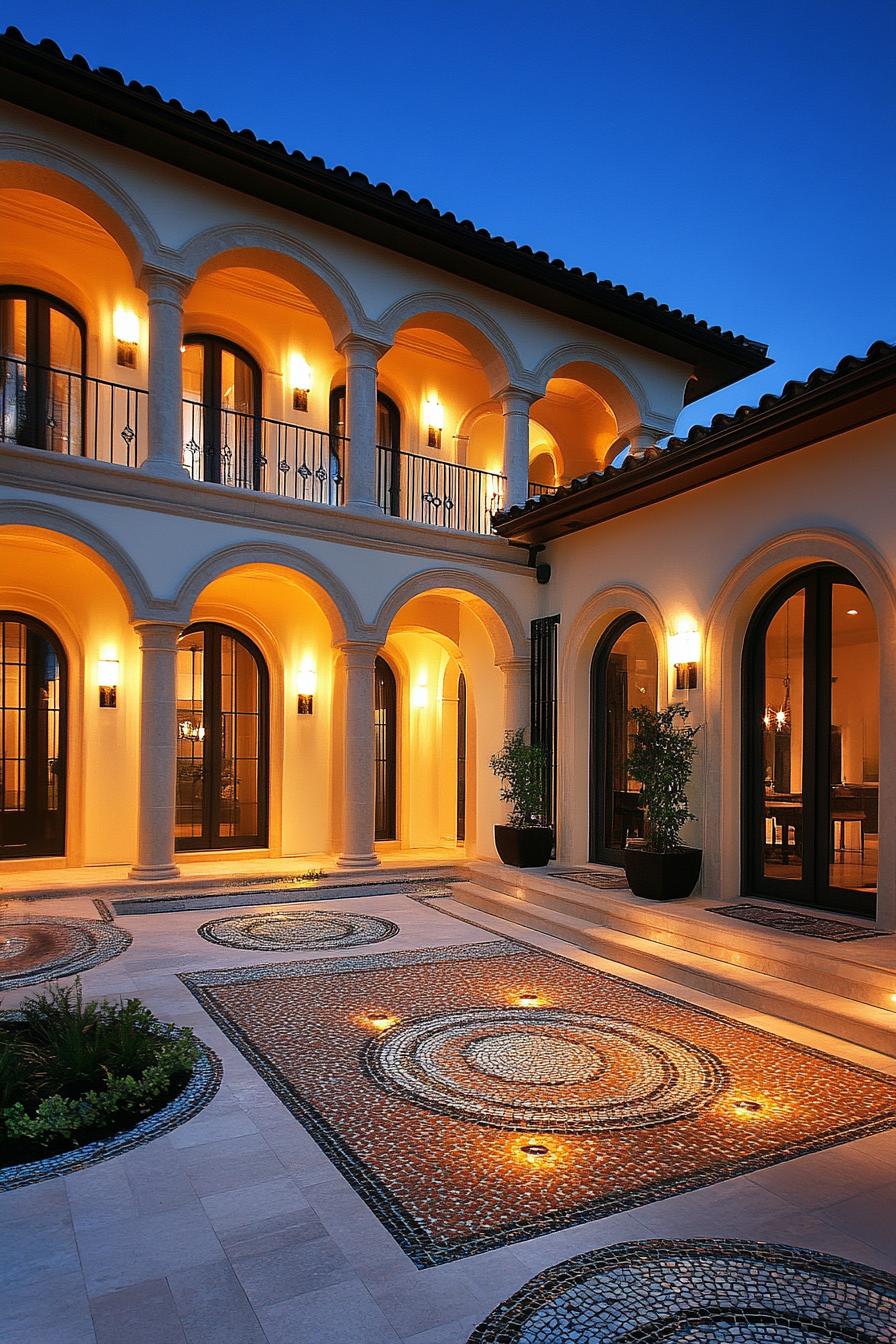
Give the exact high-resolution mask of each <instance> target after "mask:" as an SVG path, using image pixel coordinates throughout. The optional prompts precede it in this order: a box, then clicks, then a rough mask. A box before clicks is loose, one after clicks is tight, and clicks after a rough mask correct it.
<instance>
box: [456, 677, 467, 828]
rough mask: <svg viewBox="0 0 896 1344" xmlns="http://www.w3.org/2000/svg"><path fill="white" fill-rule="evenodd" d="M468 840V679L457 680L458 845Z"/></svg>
mask: <svg viewBox="0 0 896 1344" xmlns="http://www.w3.org/2000/svg"><path fill="white" fill-rule="evenodd" d="M466 838H467V679H466V677H465V676H464V674H463V672H461V673H460V674H459V675H458V678H457V843H458V844H459V845H462V844H463V843H464V841H465V840H466Z"/></svg>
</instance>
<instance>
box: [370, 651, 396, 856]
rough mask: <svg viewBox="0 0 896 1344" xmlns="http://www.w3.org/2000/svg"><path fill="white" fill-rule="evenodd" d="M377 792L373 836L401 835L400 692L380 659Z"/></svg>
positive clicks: (376, 680)
mask: <svg viewBox="0 0 896 1344" xmlns="http://www.w3.org/2000/svg"><path fill="white" fill-rule="evenodd" d="M373 732H374V769H375V780H376V795H375V809H374V838H375V839H376V840H396V839H397V838H398V830H397V827H398V693H397V687H396V684H395V673H394V672H393V671H392V668H391V667H390V666H389V664H388V663H387V662H386V659H385V658H377V660H376V666H375V670H374V699H373Z"/></svg>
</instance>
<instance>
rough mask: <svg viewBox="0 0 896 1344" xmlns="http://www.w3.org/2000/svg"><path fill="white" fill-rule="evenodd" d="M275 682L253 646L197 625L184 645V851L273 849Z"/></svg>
mask: <svg viewBox="0 0 896 1344" xmlns="http://www.w3.org/2000/svg"><path fill="white" fill-rule="evenodd" d="M267 744H268V676H267V668H266V667H265V664H264V659H263V658H262V656H261V654H260V652H259V651H258V649H257V648H256V647H255V645H254V644H253V643H252V641H251V640H250V639H247V638H246V636H245V635H242V634H240V633H239V632H238V631H236V630H231V629H230V628H229V626H226V625H214V624H211V623H208V622H207V623H203V624H200V625H191V626H189V628H188V629H186V630H185V631H184V633H183V634H182V635H181V637H180V639H179V640H178V645H177V807H176V816H175V845H176V847H177V848H178V849H236V848H239V849H243V848H250V849H252V848H260V847H262V846H264V845H266V844H267V838H268V837H267V811H268V751H267Z"/></svg>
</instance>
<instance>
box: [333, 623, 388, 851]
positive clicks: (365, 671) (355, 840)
mask: <svg viewBox="0 0 896 1344" xmlns="http://www.w3.org/2000/svg"><path fill="white" fill-rule="evenodd" d="M337 647H338V648H339V650H340V652H341V653H342V659H343V669H344V683H343V694H344V697H345V699H344V713H343V715H342V732H343V743H342V845H341V850H340V854H339V858H338V863H339V867H340V868H368V867H370V866H371V865H373V864H378V863H379V859H378V858H377V856H376V853H375V852H374V847H373V844H374V821H375V819H374V797H375V788H376V781H375V777H374V741H373V714H374V698H373V697H374V665H375V663H376V657H377V654H378V653H379V645H378V644H360V643H352V642H346V643H343V644H339V645H338V646H337Z"/></svg>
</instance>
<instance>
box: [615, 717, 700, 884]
mask: <svg viewBox="0 0 896 1344" xmlns="http://www.w3.org/2000/svg"><path fill="white" fill-rule="evenodd" d="M688 715H689V710H688V709H687V706H686V705H682V704H672V705H669V706H668V707H667V708H666V709H661V710H658V711H657V710H652V709H648V708H646V706H638V707H637V708H635V709H633V710H632V712H631V718H632V722H633V723H634V725H635V737H634V741H633V744H632V748H631V751H630V753H629V758H628V772H629V774H630V775H631V777H632V778H633V779H636V780H638V781H639V783H640V784H641V802H642V805H643V807H644V815H645V819H646V826H645V839H644V840H643V841H639V842H637V843H636V844H631V842H630V843H629V844H628V845H626V847H625V849H624V850H623V851H622V861H623V864H624V867H625V876H626V878H627V880H628V884H629V886H630V887H631V889H632V891H633V892H634V893H635V895H636V896H643V897H646V898H648V899H650V900H654V901H674V900H677V899H680V898H682V897H684V896H690V894H691V892H692V891H693V890H694V887H695V886H696V885H697V878H698V877H699V876H700V864H701V862H702V860H703V851H702V850H700V849H691V848H689V847H688V846H686V845H683V844H682V843H681V828H682V826H684V824H685V822H686V821H692V820H693V819H694V814H693V813H692V812H691V811H689V809H688V797H687V785H688V780H689V779H690V777H691V770H692V769H693V765H694V755H695V753H696V750H697V734H698V733H699V732H700V729H699V727H697V728H690V727H688V725H687V722H686V721H687V718H688ZM678 719H680V720H681V724H680V725H679V724H678V723H677V722H676V720H678Z"/></svg>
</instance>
